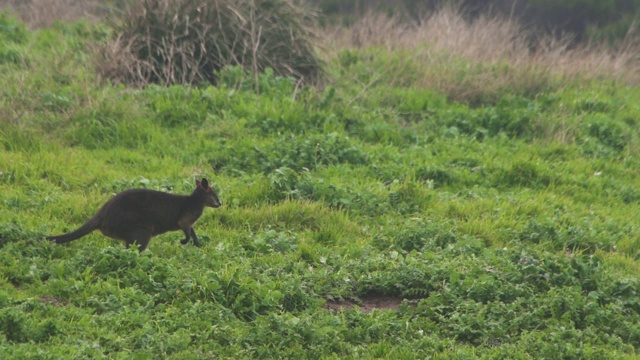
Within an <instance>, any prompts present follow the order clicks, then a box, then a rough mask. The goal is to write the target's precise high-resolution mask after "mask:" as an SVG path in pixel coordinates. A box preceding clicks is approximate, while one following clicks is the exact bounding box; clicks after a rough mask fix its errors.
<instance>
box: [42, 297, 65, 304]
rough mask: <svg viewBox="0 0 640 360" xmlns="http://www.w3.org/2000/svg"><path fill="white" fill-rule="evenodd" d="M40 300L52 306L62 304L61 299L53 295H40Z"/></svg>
mask: <svg viewBox="0 0 640 360" xmlns="http://www.w3.org/2000/svg"><path fill="white" fill-rule="evenodd" d="M40 301H42V302H43V303H49V304H51V305H53V306H61V305H64V303H63V302H62V300H60V299H56V298H54V297H53V296H42V297H40Z"/></svg>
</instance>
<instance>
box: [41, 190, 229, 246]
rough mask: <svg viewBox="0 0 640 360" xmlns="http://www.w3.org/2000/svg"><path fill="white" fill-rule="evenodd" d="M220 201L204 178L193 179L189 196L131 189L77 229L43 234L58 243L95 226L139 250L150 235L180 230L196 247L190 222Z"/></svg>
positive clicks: (147, 241)
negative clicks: (194, 181)
mask: <svg viewBox="0 0 640 360" xmlns="http://www.w3.org/2000/svg"><path fill="white" fill-rule="evenodd" d="M220 205H222V203H221V202H220V200H219V199H218V195H217V194H216V192H215V190H213V188H211V187H210V186H209V181H207V179H204V178H203V179H202V181H199V180H196V188H195V190H193V192H192V193H191V195H188V196H186V195H174V194H168V193H165V192H161V191H154V190H147V189H131V190H125V191H123V192H121V193H119V194H116V196H114V197H113V198H111V200H109V201H107V202H106V203H105V204H104V205H102V207H101V208H100V210H99V211H98V213H97V214H95V215H94V216H93V217H92V218H91V219H89V221H87V222H86V223H85V224H84V225H82V226H81V227H80V228H79V229H78V230H76V231H72V232H70V233H67V234H64V235H57V236H47V239H48V240H51V241H55V242H56V243H58V244H62V243H66V242H69V241H73V240H76V239H79V238H81V237H83V236H85V235H87V234H88V233H90V232H92V231H93V230H96V229H99V230H100V232H102V234H104V235H105V236H108V237H111V238H114V239H118V240H124V242H125V244H126V246H127V248H129V246H131V244H136V245H138V248H139V250H140V251H143V250H144V249H146V248H147V245H149V240H151V237H153V236H155V235H159V234H163V233H165V232H167V231H175V230H182V231H184V235H185V238H184V239H182V241H181V243H182V244H187V243H188V242H189V239H191V238H193V243H194V245H196V246H201V245H200V241H198V237H197V236H196V232H195V231H193V224H194V223H195V222H196V220H198V218H199V217H200V215H202V212H203V211H204V207H205V206H209V207H213V208H217V207H219V206H220Z"/></svg>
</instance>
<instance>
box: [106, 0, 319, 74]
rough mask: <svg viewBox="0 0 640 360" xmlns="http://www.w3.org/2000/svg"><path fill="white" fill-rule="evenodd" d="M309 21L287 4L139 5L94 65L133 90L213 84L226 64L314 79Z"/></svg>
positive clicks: (183, 1)
mask: <svg viewBox="0 0 640 360" xmlns="http://www.w3.org/2000/svg"><path fill="white" fill-rule="evenodd" d="M312 17H313V15H312V14H310V13H307V12H304V11H303V9H302V8H300V7H298V6H296V5H294V4H293V3H292V2H291V1H289V0H234V1H232V0H142V1H139V2H137V3H135V4H133V5H132V6H131V7H129V8H128V9H127V10H126V11H125V13H124V15H123V16H122V18H121V19H119V20H120V21H119V22H118V23H117V24H116V26H115V33H116V34H118V37H116V38H115V39H113V41H112V42H110V43H109V44H107V45H106V47H105V48H103V49H101V50H100V52H99V59H98V61H97V63H96V68H97V70H98V71H99V73H100V74H102V75H103V76H104V77H106V78H109V79H111V80H113V81H115V82H120V83H126V84H134V85H146V84H149V83H156V84H162V85H169V84H201V83H215V82H216V76H217V75H216V74H217V72H218V71H219V70H221V69H223V68H224V67H226V66H229V65H240V66H242V67H243V68H245V69H247V70H251V71H253V72H254V73H258V72H261V71H264V70H266V69H267V68H271V69H272V70H273V71H274V73H275V74H277V75H282V76H291V77H294V78H296V79H299V80H301V81H306V82H313V81H315V80H317V79H318V78H320V77H321V76H322V64H321V62H320V59H319V58H318V57H317V55H316V53H315V48H314V44H313V40H314V34H313V32H312V31H311V27H310V26H309V19H310V18H312Z"/></svg>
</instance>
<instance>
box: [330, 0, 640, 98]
mask: <svg viewBox="0 0 640 360" xmlns="http://www.w3.org/2000/svg"><path fill="white" fill-rule="evenodd" d="M323 39H324V41H325V45H326V47H327V48H329V49H332V51H333V55H330V56H332V57H335V56H337V53H339V52H340V51H342V50H344V49H353V48H361V49H369V50H370V51H371V50H372V49H378V50H379V51H385V52H388V51H392V52H401V53H404V54H405V55H406V56H407V57H409V58H410V60H411V63H412V64H415V63H418V64H419V66H418V69H419V71H418V72H417V73H414V74H413V81H412V84H411V85H414V86H422V87H429V88H434V89H437V90H439V91H442V92H444V93H446V94H448V96H449V97H450V98H451V99H453V100H465V101H469V100H470V101H469V102H471V103H473V102H475V101H482V100H487V97H489V98H491V97H492V94H495V97H496V98H498V97H499V96H498V94H497V93H498V92H501V91H505V90H509V91H511V92H513V93H515V94H524V95H533V94H536V93H539V92H540V91H544V90H545V89H547V88H548V87H550V86H557V85H561V84H562V83H563V82H566V81H572V80H576V79H587V80H588V79H608V80H614V81H620V82H623V83H626V84H638V83H640V62H639V61H638V60H639V56H638V54H639V53H640V52H639V51H638V46H637V45H634V44H633V43H631V42H628V43H624V44H619V46H617V47H616V49H615V50H614V49H612V48H610V47H605V46H602V45H600V46H596V45H591V44H582V45H579V46H575V45H573V42H572V39H571V38H570V37H568V36H567V37H566V38H564V39H557V38H553V37H551V36H546V37H535V36H534V35H533V34H532V33H530V32H529V31H528V30H527V29H524V28H523V27H522V26H521V25H520V24H519V23H518V22H516V21H514V20H510V19H504V18H500V17H495V16H484V15H481V16H479V17H478V18H477V19H476V20H474V21H469V20H467V19H466V18H465V16H463V14H462V12H461V11H460V10H459V9H454V8H451V7H443V8H441V9H440V10H438V11H436V12H435V13H433V14H431V15H430V16H426V17H425V18H423V19H422V20H421V21H419V22H417V23H412V22H406V21H402V20H400V19H399V18H398V17H393V16H387V15H385V14H381V13H368V14H367V15H365V16H363V17H361V18H359V19H358V20H356V21H355V22H354V23H353V24H352V25H351V26H349V27H345V26H336V27H333V28H331V29H325V35H324V36H323ZM373 51H376V50H373ZM393 71H415V66H412V67H411V69H403V68H402V67H399V68H397V69H394V70H393ZM390 78H392V79H393V78H394V76H390ZM395 78H397V79H401V80H402V81H406V80H407V77H406V76H396V77H395Z"/></svg>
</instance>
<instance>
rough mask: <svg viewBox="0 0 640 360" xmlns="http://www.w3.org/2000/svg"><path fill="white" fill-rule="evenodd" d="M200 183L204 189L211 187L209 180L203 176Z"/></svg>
mask: <svg viewBox="0 0 640 360" xmlns="http://www.w3.org/2000/svg"><path fill="white" fill-rule="evenodd" d="M200 184H201V185H202V188H203V189H208V188H209V180H207V179H205V178H202V181H200Z"/></svg>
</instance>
